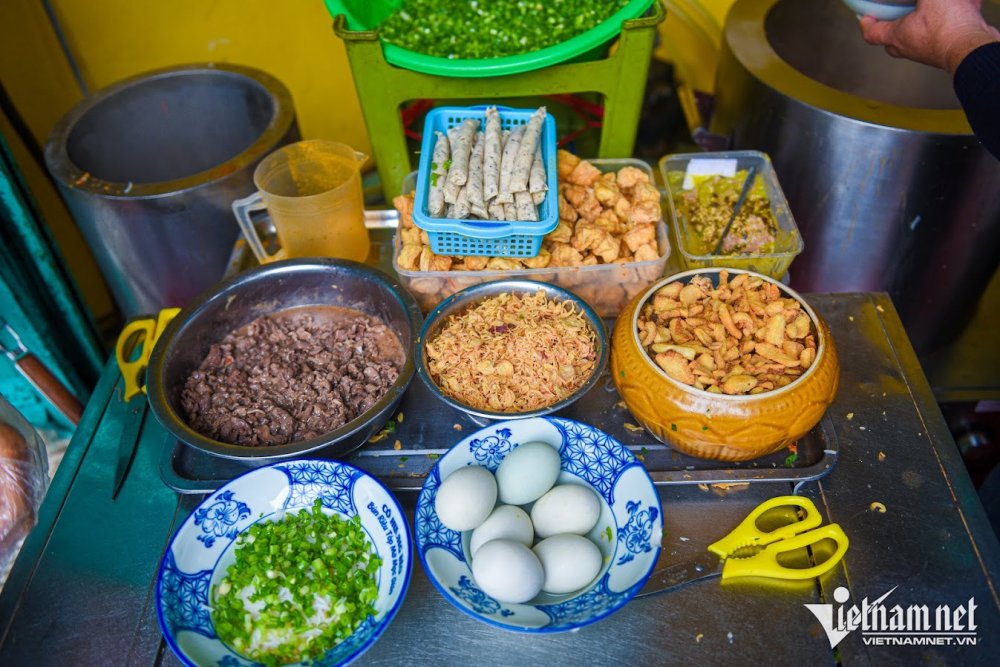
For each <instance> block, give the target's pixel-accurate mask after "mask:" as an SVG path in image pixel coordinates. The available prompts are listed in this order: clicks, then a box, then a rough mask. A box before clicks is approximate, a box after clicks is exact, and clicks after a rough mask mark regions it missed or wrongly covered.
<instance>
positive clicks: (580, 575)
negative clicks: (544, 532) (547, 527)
mask: <svg viewBox="0 0 1000 667" xmlns="http://www.w3.org/2000/svg"><path fill="white" fill-rule="evenodd" d="M484 548H485V547H484ZM533 551H534V552H535V555H536V556H538V560H540V561H541V562H542V569H543V570H544V571H545V583H543V584H542V590H543V591H545V592H546V593H554V594H557V595H559V594H563V593H572V592H573V591H578V590H580V589H581V588H583V587H584V586H586V585H587V584H589V583H590V582H591V581H593V580H594V577H596V576H597V573H598V572H600V571H601V563H602V562H603V558H602V557H601V551H600V549H598V548H597V545H595V544H594V543H593V542H591V541H590V540H588V539H587V538H586V537H581V536H580V535H569V534H566V533H563V534H560V535H553V536H552V537H548V538H546V539H544V540H542V541H541V542H539V543H538V544H536V545H535V548H534V549H533Z"/></svg>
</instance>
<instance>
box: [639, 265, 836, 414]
mask: <svg viewBox="0 0 1000 667" xmlns="http://www.w3.org/2000/svg"><path fill="white" fill-rule="evenodd" d="M722 271H727V272H729V274H730V275H733V274H738V273H745V274H747V275H750V276H754V277H757V278H763V279H764V280H765V281H767V282H769V283H773V284H775V285H777V286H778V289H780V290H782V291H783V292H785V293H786V294H787V295H788V296H790V297H792V298H793V299H795V300H796V301H798V302H799V305H800V306H802V309H803V310H804V311H805V312H806V314H807V315H809V319H810V320H811V321H812V324H813V326H814V327H815V329H816V337H817V339H818V340H817V341H816V358H815V359H814V360H813V362H812V364H810V366H809V368H807V369H806V372H805V373H803V374H802V375H800V376H799V377H797V378H796V379H795V380H793V381H792V382H790V383H788V384H787V385H785V386H784V387H779V388H777V389H772V390H771V391H765V392H761V393H759V394H735V395H734V394H715V393H712V392H710V391H705V390H704V389H698V388H697V387H692V386H690V385H686V384H684V383H683V382H680V381H679V380H676V379H674V378H672V377H670V376H669V375H667V373H666V371H664V370H663V369H662V368H660V367H659V366H657V365H656V362H655V361H653V359H652V358H650V356H649V353H648V352H647V351H646V349H645V348H644V347H643V346H642V343H640V342H639V334H638V324H639V313H640V311H641V310H642V307H643V306H644V305H645V304H646V302H647V301H649V299H650V297H651V296H652V295H653V294H654V293H655V292H656V291H657V290H658V289H660V288H661V287H663V286H664V285H667V284H669V283H672V282H675V281H678V280H684V279H689V278H693V277H694V276H697V275H705V274H718V273H720V272H722ZM819 323H820V319H819V315H817V314H816V311H814V310H813V308H812V306H810V305H809V303H808V302H807V301H806V300H805V299H803V298H802V295H801V294H799V293H798V292H796V291H795V290H793V289H792V288H791V287H789V286H787V285H785V284H783V283H782V282H781V281H779V280H775V279H774V278H772V277H770V276H767V275H764V274H763V273H757V272H756V271H747V270H745V269H730V268H727V267H710V268H701V269H689V270H687V271H682V272H680V273H674V274H672V275H669V276H666V277H664V278H661V279H660V280H658V281H657V282H655V283H653V284H652V285H650V286H649V288H648V289H647V290H646V291H645V292H643V294H642V296H641V297H639V300H638V301H637V302H636V306H635V310H634V311H633V313H632V317H631V322H630V324H631V331H630V332H629V340H631V341H632V343H633V344H634V345H635V346H636V348H637V349H638V350H639V354H640V355H641V356H642V359H643V361H644V363H645V364H646V365H647V366H649V367H650V368H651V369H653V372H654V373H656V374H657V375H659V376H660V377H661V378H663V379H664V380H666V381H667V382H669V383H670V384H672V385H673V386H675V387H677V388H679V389H681V390H682V391H684V392H685V393H688V394H691V395H693V396H697V397H700V398H712V399H721V400H726V401H735V402H737V403H746V402H750V401H757V400H761V399H762V398H770V397H773V396H780V395H781V394H783V393H786V392H788V391H791V390H792V389H794V388H796V387H798V386H800V385H801V384H802V383H803V382H804V381H805V380H806V378H808V377H810V376H811V375H813V374H814V372H815V369H816V368H818V367H819V365H820V362H821V361H822V360H823V358H824V357H825V355H826V354H827V349H828V348H829V345H828V344H827V335H826V333H825V332H824V331H823V328H822V327H820V326H819Z"/></svg>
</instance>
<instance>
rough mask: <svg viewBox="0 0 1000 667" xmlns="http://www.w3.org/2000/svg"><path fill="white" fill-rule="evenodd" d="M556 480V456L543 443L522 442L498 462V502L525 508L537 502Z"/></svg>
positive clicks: (557, 472) (556, 452)
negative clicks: (524, 506) (528, 504)
mask: <svg viewBox="0 0 1000 667" xmlns="http://www.w3.org/2000/svg"><path fill="white" fill-rule="evenodd" d="M558 477H559V452H558V451H557V450H556V448H555V447H553V446H551V445H549V444H547V443H544V442H526V443H524V444H523V445H521V446H520V447H518V448H517V449H515V450H514V451H512V452H511V453H510V454H508V455H507V457H506V458H505V459H504V460H503V461H501V462H500V467H498V468H497V488H498V489H499V492H500V502H502V503H506V504H508V505H526V504H527V503H530V502H532V501H535V500H538V499H539V498H541V497H542V495H543V494H544V493H545V492H546V491H548V490H549V489H551V488H552V485H553V484H555V483H556V478H558Z"/></svg>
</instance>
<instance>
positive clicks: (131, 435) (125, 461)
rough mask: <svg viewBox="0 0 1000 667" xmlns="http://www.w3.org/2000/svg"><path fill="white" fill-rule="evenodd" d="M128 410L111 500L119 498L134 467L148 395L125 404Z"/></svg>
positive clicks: (119, 442) (120, 438) (120, 441)
mask: <svg viewBox="0 0 1000 667" xmlns="http://www.w3.org/2000/svg"><path fill="white" fill-rule="evenodd" d="M125 405H126V407H128V412H126V413H125V425H124V426H122V432H121V436H119V439H118V458H117V460H116V462H115V480H114V486H113V487H112V488H111V500H115V499H116V498H118V493H119V492H120V491H121V490H122V485H124V484H125V478H126V477H127V476H128V471H129V469H131V467H132V461H133V460H134V459H135V452H136V450H137V449H138V448H139V435H140V434H141V433H142V424H143V422H145V421H146V397H145V396H139V397H137V398H135V399H133V400H131V401H129V402H128V403H126V404H125Z"/></svg>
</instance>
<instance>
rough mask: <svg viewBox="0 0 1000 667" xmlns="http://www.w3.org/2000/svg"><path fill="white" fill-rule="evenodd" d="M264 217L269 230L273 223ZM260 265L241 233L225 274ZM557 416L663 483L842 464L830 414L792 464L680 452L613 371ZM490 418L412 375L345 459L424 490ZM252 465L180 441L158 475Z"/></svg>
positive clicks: (388, 233) (386, 250) (741, 479)
mask: <svg viewBox="0 0 1000 667" xmlns="http://www.w3.org/2000/svg"><path fill="white" fill-rule="evenodd" d="M365 216H366V220H365V224H366V226H367V227H368V229H369V233H370V236H371V239H372V254H371V256H370V257H369V261H370V262H372V263H374V264H376V265H378V266H379V268H381V269H383V270H384V271H386V272H388V273H392V233H393V229H394V228H395V226H396V223H397V221H398V216H397V215H396V212H395V211H367V212H366V214H365ZM262 223H263V225H265V228H264V230H262V231H264V233H265V235H266V234H267V228H266V225H267V224H268V221H267V220H266V219H265V220H264V221H262ZM258 224H259V225H260V224H261V223H258ZM270 233H271V234H273V227H272V228H271V231H270ZM255 264H256V260H254V258H253V256H252V254H251V253H249V252H248V251H247V248H246V245H245V244H244V243H243V241H242V238H241V239H240V240H239V241H237V243H236V246H235V247H234V249H233V254H232V257H231V259H230V263H229V267H228V269H227V276H228V275H230V274H232V273H235V272H238V271H240V270H243V269H245V268H248V267H249V266H253V265H255ZM607 325H608V329H609V330H610V329H611V328H612V325H613V321H610V320H608V321H607ZM557 414H558V415H559V416H562V417H568V418H570V419H576V420H578V421H582V422H586V423H588V424H591V425H593V426H596V427H597V428H599V429H601V430H603V431H605V432H606V433H608V434H609V435H611V436H612V437H614V438H616V439H617V440H618V441H619V442H621V443H622V444H623V445H625V446H626V447H628V448H629V449H630V450H631V451H632V452H633V453H635V455H636V456H637V457H639V458H640V460H642V461H643V463H644V464H645V466H646V468H647V470H649V474H650V476H651V477H652V478H653V482H654V483H656V484H658V485H669V484H742V483H756V482H786V483H793V484H796V485H800V484H803V483H805V482H810V481H813V480H816V479H819V478H820V477H823V476H824V475H826V474H828V473H829V472H830V471H831V470H832V469H833V467H834V465H836V463H837V455H838V445H837V438H836V435H835V433H834V429H833V425H832V423H831V422H830V418H829V416H824V417H823V419H822V420H821V421H820V423H819V424H818V425H817V426H816V427H815V428H813V430H812V431H810V432H809V433H807V434H806V435H805V436H804V437H803V438H802V439H801V440H799V442H798V447H797V456H796V458H795V460H794V461H793V462H786V459H787V458H788V456H789V451H788V450H782V451H780V452H777V453H775V454H772V455H770V456H765V457H762V458H759V459H755V460H753V461H747V462H743V463H732V462H728V461H708V460H705V459H698V458H694V457H691V456H687V455H685V454H681V453H680V452H678V451H676V450H674V449H672V448H670V447H669V446H667V445H664V444H663V443H661V442H660V441H658V440H656V439H655V438H654V437H653V436H652V435H651V434H650V433H649V432H648V431H646V430H645V429H642V428H639V427H638V426H637V425H636V423H635V420H634V418H633V417H632V415H631V414H629V411H628V409H627V408H626V407H625V403H624V402H622V400H621V397H620V396H619V395H618V391H617V390H616V389H615V387H614V383H613V382H612V381H611V378H610V376H609V375H608V374H607V373H605V375H604V377H603V378H602V379H601V380H600V381H598V383H597V384H596V385H594V388H593V389H591V390H590V391H589V392H588V393H587V394H586V395H585V396H584V397H583V398H581V399H580V400H579V401H577V402H576V403H574V404H573V405H571V406H569V407H568V408H566V409H565V410H562V411H560V412H558V413H557ZM489 423H490V422H489V421H488V420H475V419H473V418H472V417H470V416H469V415H467V414H465V413H464V412H460V411H458V410H455V409H454V408H451V407H449V406H448V405H445V404H444V403H443V402H442V401H441V400H439V399H438V398H437V397H436V396H434V395H433V394H431V393H430V392H429V391H428V390H427V388H426V387H425V386H424V385H423V383H422V382H421V381H420V380H419V379H418V378H417V377H416V376H414V378H413V382H412V383H411V384H410V387H409V389H407V391H406V394H405V395H404V396H403V400H402V402H401V403H400V408H399V412H398V413H397V414H396V416H395V417H394V418H393V420H392V422H391V425H390V429H391V430H392V433H389V432H388V430H390V429H386V432H385V435H384V437H383V438H382V439H380V440H378V441H377V442H371V441H369V442H368V443H366V444H365V445H364V446H362V447H361V448H360V449H358V450H357V451H355V452H353V453H351V454H350V455H349V456H347V457H346V458H344V459H342V460H343V461H345V462H346V463H350V464H351V465H354V466H356V467H358V468H361V469H362V470H365V471H367V472H369V473H371V474H373V475H375V476H376V477H378V478H379V479H381V480H382V481H383V482H384V483H385V484H386V485H387V486H388V487H389V488H391V489H393V490H396V491H418V490H420V488H421V487H422V486H423V483H424V478H425V477H426V476H427V473H428V472H429V471H430V469H431V468H433V467H434V464H435V462H436V461H437V459H438V457H440V456H441V454H443V453H445V452H446V451H448V449H449V448H450V447H451V446H452V445H454V444H455V443H456V442H458V441H459V440H461V439H462V438H464V437H465V436H466V435H468V434H469V433H471V432H473V431H476V430H478V429H480V428H482V427H483V426H486V425H488V424H489ZM380 435H381V434H380ZM377 437H378V436H376V438H377ZM316 456H318V457H320V458H321V457H322V456H323V454H322V452H317V453H316ZM250 468H251V466H250V465H248V464H246V463H242V462H239V461H232V460H229V459H222V458H218V457H215V456H212V455H210V454H206V453H204V452H202V451H200V450H197V449H194V448H192V447H189V446H187V445H185V444H183V443H181V442H174V444H173V445H172V446H170V445H168V446H167V447H165V448H164V451H163V454H162V456H161V457H160V477H161V478H162V479H163V481H164V483H165V484H166V485H167V486H169V487H170V488H172V489H174V490H175V491H177V492H178V493H210V492H212V491H214V490H215V489H217V488H218V487H220V486H221V485H222V484H224V483H225V482H227V481H228V480H230V479H232V478H233V477H235V476H237V475H239V474H241V473H244V472H246V471H247V470H249V469H250Z"/></svg>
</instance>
